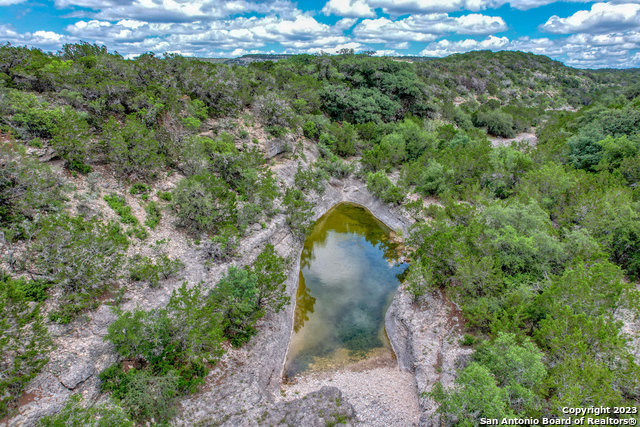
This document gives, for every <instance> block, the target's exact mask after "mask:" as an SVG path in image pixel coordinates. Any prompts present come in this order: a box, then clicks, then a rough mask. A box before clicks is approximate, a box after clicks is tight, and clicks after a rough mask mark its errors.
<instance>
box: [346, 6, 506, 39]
mask: <svg viewBox="0 0 640 427" xmlns="http://www.w3.org/2000/svg"><path fill="white" fill-rule="evenodd" d="M506 29H507V24H506V23H505V22H504V20H503V19H502V18H501V17H499V16H486V15H481V14H476V13H474V14H469V15H463V16H460V17H456V18H454V17H450V16H449V15H447V14H446V13H430V14H427V15H411V16H409V17H407V18H404V19H400V20H397V21H392V20H390V19H388V18H378V19H365V20H364V21H362V22H360V23H359V24H358V25H357V26H356V27H355V28H354V29H353V35H354V36H355V38H356V40H358V41H362V42H365V43H387V42H403V41H404V42H406V41H415V42H429V41H433V40H435V39H437V38H438V37H439V36H441V35H443V34H445V33H457V34H491V33H497V32H500V31H505V30H506Z"/></svg>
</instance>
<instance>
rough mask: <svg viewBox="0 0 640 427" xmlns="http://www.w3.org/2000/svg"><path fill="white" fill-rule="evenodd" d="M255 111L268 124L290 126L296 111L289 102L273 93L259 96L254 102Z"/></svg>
mask: <svg viewBox="0 0 640 427" xmlns="http://www.w3.org/2000/svg"><path fill="white" fill-rule="evenodd" d="M253 112H254V114H255V115H256V117H258V118H259V119H260V121H262V123H263V124H264V125H266V126H280V127H283V128H286V127H289V126H291V124H292V120H293V117H294V113H293V111H292V110H291V108H289V106H288V105H287V102H286V101H285V100H283V99H280V98H278V97H277V96H276V95H274V94H273V93H267V94H266V95H260V96H258V97H257V98H256V99H255V101H254V102H253Z"/></svg>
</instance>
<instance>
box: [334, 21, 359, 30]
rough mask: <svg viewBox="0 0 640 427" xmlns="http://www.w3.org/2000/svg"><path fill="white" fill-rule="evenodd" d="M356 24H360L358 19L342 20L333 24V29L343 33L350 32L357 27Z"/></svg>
mask: <svg viewBox="0 0 640 427" xmlns="http://www.w3.org/2000/svg"><path fill="white" fill-rule="evenodd" d="M356 22H358V18H342V19H341V20H339V21H338V22H336V23H335V24H333V28H335V29H336V30H341V31H344V30H348V29H350V28H351V27H353V26H354V25H356Z"/></svg>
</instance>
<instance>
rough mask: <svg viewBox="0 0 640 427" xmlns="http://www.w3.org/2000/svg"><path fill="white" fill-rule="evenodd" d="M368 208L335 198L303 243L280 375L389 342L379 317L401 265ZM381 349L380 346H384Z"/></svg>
mask: <svg viewBox="0 0 640 427" xmlns="http://www.w3.org/2000/svg"><path fill="white" fill-rule="evenodd" d="M390 231H391V230H389V228H388V227H386V226H385V225H384V224H383V223H381V222H380V221H378V220H377V219H376V218H375V217H374V216H373V215H372V214H371V213H370V212H369V211H368V210H366V209H365V208H363V207H360V206H358V205H354V204H349V203H341V204H339V205H337V206H335V207H334V208H332V209H331V210H330V211H329V212H327V213H326V214H325V215H324V216H322V217H321V218H320V219H319V220H318V222H317V224H316V226H315V228H314V229H313V232H312V234H311V235H310V236H309V237H308V238H307V240H306V241H305V245H304V249H303V251H302V256H301V259H300V284H299V286H298V294H297V300H296V309H295V319H294V330H293V335H292V337H291V343H290V347H289V354H288V357H287V363H286V366H285V375H286V376H287V377H289V378H292V377H294V376H295V375H297V374H299V373H301V372H305V371H315V370H323V369H327V368H336V367H339V366H340V365H344V364H347V363H352V362H355V361H358V360H361V359H363V358H366V357H367V356H369V355H371V354H372V353H376V352H379V351H383V350H384V349H385V347H387V348H388V346H389V343H388V340H387V338H386V335H385V332H384V315H385V312H386V310H387V308H388V307H389V304H390V303H391V300H392V299H393V295H394V293H395V290H396V289H397V287H398V285H399V283H400V281H399V279H398V277H399V276H400V275H401V274H402V273H403V272H404V270H405V269H406V267H407V264H398V263H397V253H398V252H397V251H398V244H396V243H392V242H390V241H389V232H390ZM387 351H388V350H387Z"/></svg>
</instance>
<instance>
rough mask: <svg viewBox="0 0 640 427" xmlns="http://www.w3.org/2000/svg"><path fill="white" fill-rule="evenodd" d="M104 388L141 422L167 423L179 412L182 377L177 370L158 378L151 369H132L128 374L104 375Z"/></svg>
mask: <svg viewBox="0 0 640 427" xmlns="http://www.w3.org/2000/svg"><path fill="white" fill-rule="evenodd" d="M100 376H101V379H102V380H103V381H105V383H104V384H103V388H104V389H105V390H108V391H111V392H112V396H113V397H114V398H115V399H116V400H117V401H118V402H119V403H120V404H121V405H122V406H123V407H124V408H125V410H126V411H127V413H128V414H129V416H130V417H131V418H132V419H133V420H135V421H138V422H140V423H141V422H143V421H145V420H149V419H154V420H156V421H160V422H162V421H165V420H167V419H169V418H171V417H173V416H174V415H175V414H176V413H177V408H176V398H177V397H178V395H179V388H178V382H179V377H178V374H177V373H176V371H169V372H167V373H166V374H163V375H154V374H153V373H152V372H151V371H150V370H148V369H142V370H138V369H135V368H134V369H131V370H129V371H127V372H126V373H123V372H118V371H117V370H113V369H112V370H111V371H110V370H107V371H105V372H103V373H102V374H101V375H100Z"/></svg>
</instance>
